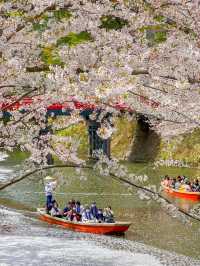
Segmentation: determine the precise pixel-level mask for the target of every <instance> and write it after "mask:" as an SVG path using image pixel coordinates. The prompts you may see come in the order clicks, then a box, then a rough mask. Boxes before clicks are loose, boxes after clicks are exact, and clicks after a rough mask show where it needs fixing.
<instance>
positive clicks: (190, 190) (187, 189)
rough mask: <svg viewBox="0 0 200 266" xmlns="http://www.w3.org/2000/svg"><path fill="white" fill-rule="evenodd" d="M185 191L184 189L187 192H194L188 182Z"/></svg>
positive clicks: (184, 187)
mask: <svg viewBox="0 0 200 266" xmlns="http://www.w3.org/2000/svg"><path fill="white" fill-rule="evenodd" d="M183 189H184V190H185V191H186V192H192V188H191V182H189V181H186V183H185V184H184V185H183Z"/></svg>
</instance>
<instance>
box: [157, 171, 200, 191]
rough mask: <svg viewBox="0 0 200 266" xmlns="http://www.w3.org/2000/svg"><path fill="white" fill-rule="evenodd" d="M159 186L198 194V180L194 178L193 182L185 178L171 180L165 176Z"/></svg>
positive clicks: (199, 185)
mask: <svg viewBox="0 0 200 266" xmlns="http://www.w3.org/2000/svg"><path fill="white" fill-rule="evenodd" d="M161 184H162V185H163V186H165V187H171V188H173V189H175V190H178V191H185V192H200V180H199V179H198V178H195V179H194V180H193V181H189V179H188V178H187V177H186V176H178V177H177V178H173V177H169V176H168V175H166V176H165V177H164V178H163V180H162V182H161Z"/></svg>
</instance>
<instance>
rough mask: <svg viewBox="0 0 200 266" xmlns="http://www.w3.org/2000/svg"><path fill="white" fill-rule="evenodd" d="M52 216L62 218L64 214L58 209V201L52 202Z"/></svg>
mask: <svg viewBox="0 0 200 266" xmlns="http://www.w3.org/2000/svg"><path fill="white" fill-rule="evenodd" d="M50 214H51V216H53V217H58V218H62V213H61V210H60V209H59V208H58V203H57V202H56V200H53V201H52V208H51V211H50Z"/></svg>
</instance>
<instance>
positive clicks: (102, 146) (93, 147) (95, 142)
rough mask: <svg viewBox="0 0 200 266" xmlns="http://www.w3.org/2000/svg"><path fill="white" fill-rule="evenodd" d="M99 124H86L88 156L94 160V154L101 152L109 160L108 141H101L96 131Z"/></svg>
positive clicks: (92, 122) (91, 122) (90, 122)
mask: <svg viewBox="0 0 200 266" xmlns="http://www.w3.org/2000/svg"><path fill="white" fill-rule="evenodd" d="M99 127H100V123H98V122H96V121H89V122H88V135H89V156H90V157H91V158H95V152H96V151H98V150H102V151H103V153H104V154H105V155H107V156H108V158H110V143H111V141H110V139H102V138H100V137H99V136H98V134H97V130H98V128H99Z"/></svg>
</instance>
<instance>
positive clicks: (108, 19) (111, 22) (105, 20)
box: [100, 15, 128, 30]
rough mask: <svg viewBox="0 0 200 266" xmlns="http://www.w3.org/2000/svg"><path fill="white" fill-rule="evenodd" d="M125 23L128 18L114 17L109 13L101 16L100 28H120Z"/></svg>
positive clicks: (126, 23)
mask: <svg viewBox="0 0 200 266" xmlns="http://www.w3.org/2000/svg"><path fill="white" fill-rule="evenodd" d="M126 25H128V20H125V19H122V18H120V17H114V16H111V15H108V16H102V17H101V25H100V28H105V29H107V30H120V29H122V28H123V27H124V26H126Z"/></svg>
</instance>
